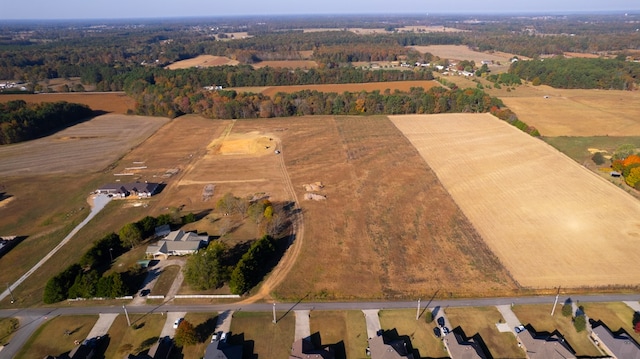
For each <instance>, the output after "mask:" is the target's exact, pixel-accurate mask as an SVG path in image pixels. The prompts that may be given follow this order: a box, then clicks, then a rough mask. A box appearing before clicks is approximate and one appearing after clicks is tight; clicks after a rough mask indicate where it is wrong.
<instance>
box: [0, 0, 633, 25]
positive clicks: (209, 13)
mask: <svg viewBox="0 0 640 359" xmlns="http://www.w3.org/2000/svg"><path fill="white" fill-rule="evenodd" d="M585 11H588V12H592V11H598V12H601V11H606V12H613V11H615V12H634V13H640V1H638V0H580V1H578V0H529V1H527V0H456V1H450V2H448V1H442V0H438V1H435V0H401V1H393V0H367V1H365V0H322V1H317V0H316V1H309V0H297V1H292V0H286V1H285V0H240V1H238V0H235V1H234V0H155V1H152V0H2V4H1V5H0V20H22V19H24V20H28V19H52V20H53V19H126V18H166V17H217V16H242V15H304V14H421V13H422V14H425V15H426V14H455V13H460V14H474V13H475V14H499V13H566V14H571V13H579V12H585Z"/></svg>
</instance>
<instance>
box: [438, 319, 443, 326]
mask: <svg viewBox="0 0 640 359" xmlns="http://www.w3.org/2000/svg"><path fill="white" fill-rule="evenodd" d="M438 325H439V326H440V327H441V328H442V327H444V317H438Z"/></svg>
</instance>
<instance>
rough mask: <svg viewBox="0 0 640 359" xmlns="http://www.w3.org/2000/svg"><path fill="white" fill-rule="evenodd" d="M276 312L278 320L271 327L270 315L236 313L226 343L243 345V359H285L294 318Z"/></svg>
mask: <svg viewBox="0 0 640 359" xmlns="http://www.w3.org/2000/svg"><path fill="white" fill-rule="evenodd" d="M282 315H284V312H276V317H277V318H280V319H279V320H278V323H277V324H273V323H272V320H273V316H272V314H271V313H270V312H265V313H258V312H236V313H234V314H233V320H232V321H231V337H230V338H229V339H227V340H229V343H231V344H243V345H244V349H243V355H242V357H243V358H245V359H253V358H254V355H255V354H257V355H258V358H288V357H289V354H291V345H292V344H293V339H294V335H295V320H296V318H295V315H294V314H293V312H290V313H288V314H287V315H286V316H285V317H284V318H281V317H282Z"/></svg>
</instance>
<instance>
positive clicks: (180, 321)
mask: <svg viewBox="0 0 640 359" xmlns="http://www.w3.org/2000/svg"><path fill="white" fill-rule="evenodd" d="M183 320H184V318H178V319H176V321H175V322H173V329H178V327H179V326H180V323H182V321H183Z"/></svg>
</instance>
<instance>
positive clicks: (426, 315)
mask: <svg viewBox="0 0 640 359" xmlns="http://www.w3.org/2000/svg"><path fill="white" fill-rule="evenodd" d="M424 321H425V322H427V323H431V322H433V313H432V312H431V311H430V310H429V309H427V310H425V311H424Z"/></svg>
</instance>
